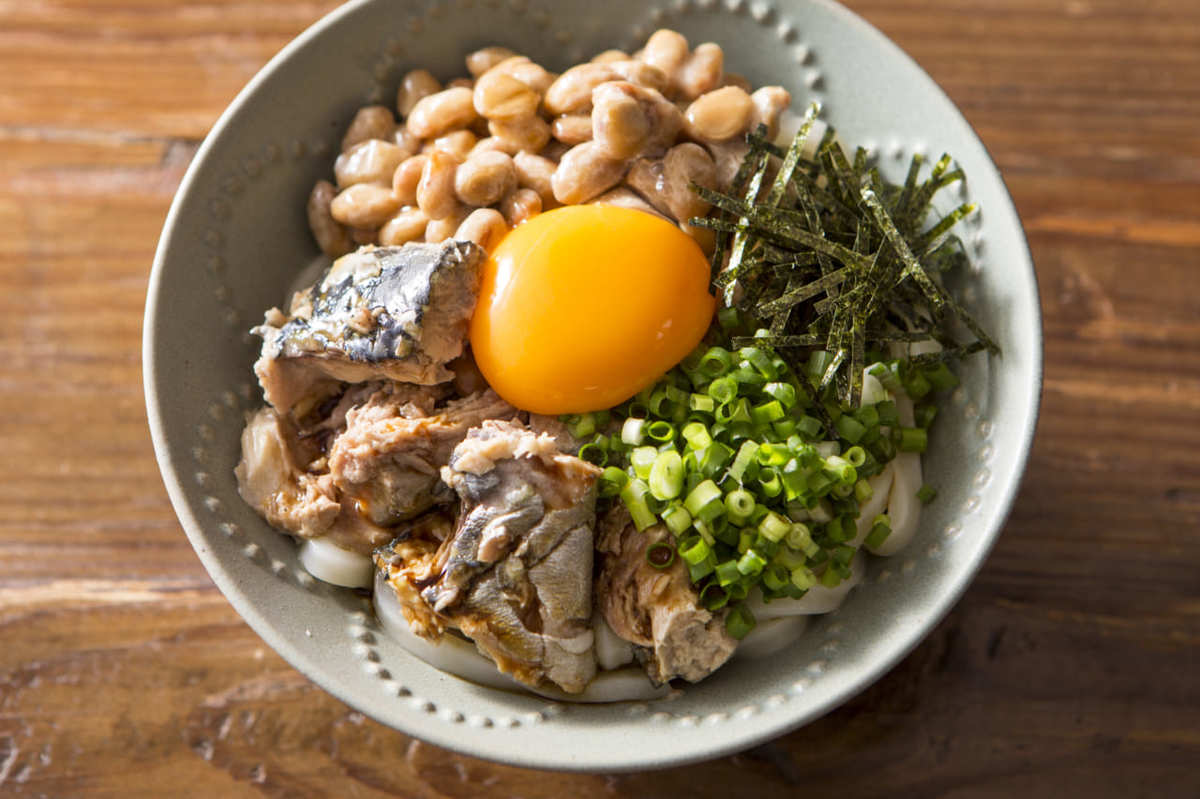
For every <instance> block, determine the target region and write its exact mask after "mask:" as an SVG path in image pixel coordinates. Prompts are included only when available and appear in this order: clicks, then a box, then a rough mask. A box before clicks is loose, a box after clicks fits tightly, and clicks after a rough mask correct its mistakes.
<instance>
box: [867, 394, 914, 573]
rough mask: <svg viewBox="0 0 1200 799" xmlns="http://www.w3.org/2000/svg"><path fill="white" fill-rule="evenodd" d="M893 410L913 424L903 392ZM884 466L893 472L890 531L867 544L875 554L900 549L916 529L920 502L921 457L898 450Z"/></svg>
mask: <svg viewBox="0 0 1200 799" xmlns="http://www.w3.org/2000/svg"><path fill="white" fill-rule="evenodd" d="M896 410H897V412H898V413H899V416H900V424H902V425H905V426H906V427H911V426H912V425H913V423H914V417H913V403H912V400H911V399H909V397H908V395H907V394H905V393H903V392H900V393H898V394H897V395H896ZM888 466H889V467H890V468H891V469H892V470H893V472H894V477H893V479H892V490H891V491H890V492H889V495H888V518H889V519H891V522H892V532H891V534H890V535H889V536H888V537H887V538H886V539H884V542H883V543H882V544H881V545H879V546H878V547H874V548H870V547H868V549H870V550H871V552H873V553H875V554H876V555H895V554H896V553H897V552H899V551H900V550H902V549H904V547H905V546H906V545H907V544H908V542H909V541H911V540H912V537H913V535H914V534H915V533H916V532H917V521H918V520H919V519H920V517H921V503H920V501H919V500H918V499H917V491H919V490H920V488H921V456H920V455H918V454H917V453H915V452H898V453H896V457H895V458H894V459H893V460H892V462H891V463H889V464H888Z"/></svg>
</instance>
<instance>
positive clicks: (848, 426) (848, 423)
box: [833, 414, 867, 444]
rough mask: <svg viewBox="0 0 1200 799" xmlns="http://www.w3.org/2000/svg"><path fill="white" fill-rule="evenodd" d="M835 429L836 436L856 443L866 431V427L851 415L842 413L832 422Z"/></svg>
mask: <svg viewBox="0 0 1200 799" xmlns="http://www.w3.org/2000/svg"><path fill="white" fill-rule="evenodd" d="M833 426H834V427H835V428H836V429H837V433H838V436H840V437H841V438H844V439H845V440H846V441H849V442H850V443H851V444H857V443H858V442H859V441H860V440H861V439H862V437H863V434H864V433H866V432H867V428H866V426H865V425H863V424H862V423H861V422H859V421H858V420H857V419H855V418H854V417H853V416H850V415H848V414H843V415H842V416H840V417H838V420H837V421H836V422H834V423H833Z"/></svg>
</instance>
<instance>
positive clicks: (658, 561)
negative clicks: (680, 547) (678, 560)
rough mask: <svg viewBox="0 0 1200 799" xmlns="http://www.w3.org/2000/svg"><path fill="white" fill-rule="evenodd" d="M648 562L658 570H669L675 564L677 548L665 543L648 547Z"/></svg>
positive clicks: (661, 542) (660, 542)
mask: <svg viewBox="0 0 1200 799" xmlns="http://www.w3.org/2000/svg"><path fill="white" fill-rule="evenodd" d="M646 562H647V563H649V564H650V565H651V566H653V567H654V568H656V569H669V568H670V567H671V564H672V563H674V562H675V547H673V546H671V545H670V544H668V543H667V542H665V541H659V542H658V543H657V544H651V545H650V546H648V547H646Z"/></svg>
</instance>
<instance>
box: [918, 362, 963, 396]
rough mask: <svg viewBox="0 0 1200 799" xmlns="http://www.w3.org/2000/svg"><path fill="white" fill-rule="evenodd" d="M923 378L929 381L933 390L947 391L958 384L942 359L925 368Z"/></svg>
mask: <svg viewBox="0 0 1200 799" xmlns="http://www.w3.org/2000/svg"><path fill="white" fill-rule="evenodd" d="M925 379H926V380H928V381H929V384H930V385H931V386H933V388H934V390H935V391H949V390H950V389H952V388H954V387H955V386H957V385H958V378H957V377H955V376H954V373H953V372H951V371H950V367H948V366H946V364H945V362H944V361H943V362H940V363H938V365H937V366H935V367H933V368H932V369H926V370H925Z"/></svg>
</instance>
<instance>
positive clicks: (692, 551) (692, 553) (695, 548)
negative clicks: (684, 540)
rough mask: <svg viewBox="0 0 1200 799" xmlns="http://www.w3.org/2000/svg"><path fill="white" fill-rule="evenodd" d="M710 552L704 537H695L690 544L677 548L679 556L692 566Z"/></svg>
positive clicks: (704, 558) (706, 556) (705, 557)
mask: <svg viewBox="0 0 1200 799" xmlns="http://www.w3.org/2000/svg"><path fill="white" fill-rule="evenodd" d="M685 512H686V511H685ZM711 552H712V549H711V548H710V547H709V546H708V544H707V543H705V541H704V539H703V538H697V539H696V540H695V542H694V543H693V544H692V545H691V546H689V547H687V548H686V549H685V548H681V549H680V550H679V557H681V558H683V559H684V561H686V562H687V563H688V565H692V566H694V565H695V564H697V563H700V562H701V561H704V560H706V559H707V558H708V556H709V554H710V553H711Z"/></svg>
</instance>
